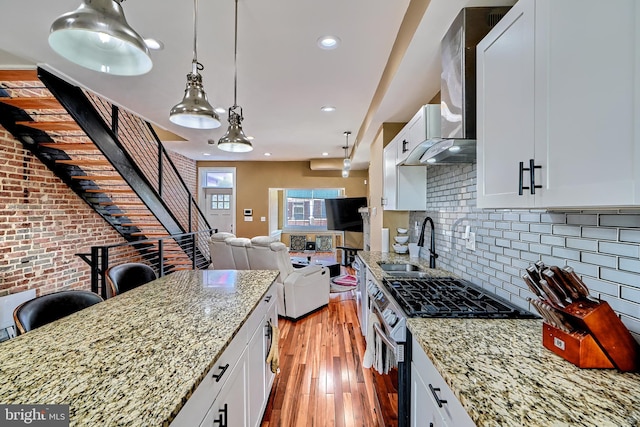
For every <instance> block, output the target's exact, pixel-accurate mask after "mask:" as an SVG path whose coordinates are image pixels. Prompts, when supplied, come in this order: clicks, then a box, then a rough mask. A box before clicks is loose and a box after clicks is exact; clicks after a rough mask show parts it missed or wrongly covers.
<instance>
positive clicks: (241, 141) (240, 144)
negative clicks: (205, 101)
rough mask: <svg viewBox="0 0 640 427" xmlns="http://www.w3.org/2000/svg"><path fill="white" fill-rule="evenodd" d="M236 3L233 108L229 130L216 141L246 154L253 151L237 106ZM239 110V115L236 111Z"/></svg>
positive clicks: (221, 145) (223, 146)
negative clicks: (243, 128) (243, 129)
mask: <svg viewBox="0 0 640 427" xmlns="http://www.w3.org/2000/svg"><path fill="white" fill-rule="evenodd" d="M235 1H236V22H235V41H234V43H235V45H234V51H233V62H234V67H235V70H234V75H233V106H232V107H229V129H228V130H227V133H225V134H224V136H223V137H222V138H220V141H218V148H219V149H221V150H223V151H229V152H232V153H246V152H249V151H251V150H253V146H252V145H251V141H249V139H248V138H247V137H246V136H245V134H244V132H243V131H242V120H244V117H243V116H242V107H240V106H238V103H237V94H238V0H235ZM238 108H239V109H240V114H238V113H236V109H238Z"/></svg>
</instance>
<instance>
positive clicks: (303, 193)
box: [283, 188, 344, 231]
mask: <svg viewBox="0 0 640 427" xmlns="http://www.w3.org/2000/svg"><path fill="white" fill-rule="evenodd" d="M343 194H344V189H340V188H307V189H288V190H284V202H285V203H284V224H283V225H284V228H285V229H287V230H308V231H325V230H326V229H327V212H326V210H325V206H324V199H334V198H336V197H341V196H342V195H343Z"/></svg>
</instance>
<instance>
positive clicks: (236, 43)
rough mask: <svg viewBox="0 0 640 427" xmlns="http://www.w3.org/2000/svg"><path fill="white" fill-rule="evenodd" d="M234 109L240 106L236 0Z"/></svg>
mask: <svg viewBox="0 0 640 427" xmlns="http://www.w3.org/2000/svg"><path fill="white" fill-rule="evenodd" d="M233 67H234V70H233V108H234V109H235V108H236V107H237V106H238V102H237V95H238V0H236V20H235V31H234V40H233Z"/></svg>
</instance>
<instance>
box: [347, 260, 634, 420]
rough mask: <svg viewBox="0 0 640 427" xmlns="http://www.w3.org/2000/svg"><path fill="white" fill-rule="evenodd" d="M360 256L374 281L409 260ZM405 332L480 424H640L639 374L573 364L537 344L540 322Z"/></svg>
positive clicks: (421, 326) (438, 322) (449, 324)
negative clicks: (387, 266) (391, 265)
mask: <svg viewBox="0 0 640 427" xmlns="http://www.w3.org/2000/svg"><path fill="white" fill-rule="evenodd" d="M358 256H359V257H360V258H362V260H363V261H364V262H365V263H366V264H367V266H368V267H369V268H370V270H371V271H372V273H373V274H374V275H375V276H376V278H377V279H378V280H381V279H382V278H383V277H384V274H385V273H384V272H382V270H381V269H380V268H379V266H378V265H377V262H378V261H380V260H383V261H386V262H407V261H409V258H408V257H407V256H406V255H397V254H383V253H380V252H359V253H358ZM410 262H411V263H412V264H413V263H415V264H416V265H420V266H423V267H424V266H425V264H424V260H422V259H421V260H419V261H418V260H413V259H411V261H410ZM426 266H427V267H428V262H427V263H426ZM427 270H428V271H430V272H431V271H433V270H429V269H427ZM440 273H442V274H444V275H447V276H453V275H452V274H451V273H447V272H446V271H445V270H438V274H440ZM407 327H408V329H409V330H410V331H411V333H412V334H413V337H414V338H415V339H416V341H417V342H418V343H419V344H420V346H421V347H422V349H423V350H424V351H425V353H426V354H427V356H429V358H430V359H431V361H432V362H433V364H434V365H435V367H436V369H437V370H438V371H439V372H440V374H441V375H442V377H443V378H444V380H445V381H446V383H447V384H448V385H449V387H450V388H451V389H452V391H453V392H454V394H455V395H456V397H457V398H458V399H459V400H460V403H461V404H462V406H463V407H464V408H465V410H466V411H467V413H468V414H469V416H470V417H471V419H472V420H473V421H474V422H475V423H476V424H477V425H478V426H486V427H489V426H490V427H497V426H500V427H510V426H513V427H516V426H517V427H521V426H539V427H548V426H567V427H568V426H571V427H575V426H589V427H593V426H598V427H609V426H611V427H613V426H615V427H623V426H629V427H631V426H633V427H638V426H640V405H639V404H638V396H640V374H638V373H621V372H619V371H617V370H615V369H580V368H578V367H576V366H575V365H573V364H572V363H570V362H568V361H566V360H564V359H563V358H561V357H560V356H557V355H555V354H554V353H552V352H551V351H549V350H547V349H546V348H544V347H543V346H542V320H532V319H518V320H504V319H500V320H483V319H407Z"/></svg>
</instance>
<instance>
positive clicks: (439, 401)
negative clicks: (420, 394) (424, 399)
mask: <svg viewBox="0 0 640 427" xmlns="http://www.w3.org/2000/svg"><path fill="white" fill-rule="evenodd" d="M429 390H431V394H433V397H434V399H436V403H437V404H438V408H442V404H443V403H447V401H446V400H442V399H440V397H438V394H437V393H436V392H437V391H440V388H439V387H438V388H434V387H433V386H432V385H431V384H429Z"/></svg>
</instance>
